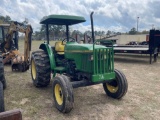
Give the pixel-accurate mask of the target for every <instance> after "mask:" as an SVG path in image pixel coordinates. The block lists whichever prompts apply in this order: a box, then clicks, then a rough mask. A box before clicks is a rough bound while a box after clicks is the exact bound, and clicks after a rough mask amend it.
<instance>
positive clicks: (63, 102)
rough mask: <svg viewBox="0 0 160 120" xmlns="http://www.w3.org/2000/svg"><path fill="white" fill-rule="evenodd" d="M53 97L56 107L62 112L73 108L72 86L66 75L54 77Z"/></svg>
mask: <svg viewBox="0 0 160 120" xmlns="http://www.w3.org/2000/svg"><path fill="white" fill-rule="evenodd" d="M52 91H53V99H54V102H55V106H56V108H57V109H58V110H59V111H60V112H62V113H69V112H70V111H71V110H72V109H73V103H74V97H73V87H72V84H71V82H70V80H69V78H68V77H66V76H64V75H60V76H57V77H55V78H54V80H53V85H52Z"/></svg>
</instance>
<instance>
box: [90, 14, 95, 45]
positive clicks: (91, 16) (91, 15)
mask: <svg viewBox="0 0 160 120" xmlns="http://www.w3.org/2000/svg"><path fill="white" fill-rule="evenodd" d="M93 13H94V12H91V14H90V19H91V29H92V40H93V44H94V41H95V39H94V27H93V26H94V25H93Z"/></svg>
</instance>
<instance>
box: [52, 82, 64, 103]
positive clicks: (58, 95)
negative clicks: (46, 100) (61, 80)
mask: <svg viewBox="0 0 160 120" xmlns="http://www.w3.org/2000/svg"><path fill="white" fill-rule="evenodd" d="M54 94H55V98H56V101H57V103H58V104H59V105H62V103H63V93H62V88H61V86H60V85H59V84H56V85H55V88H54Z"/></svg>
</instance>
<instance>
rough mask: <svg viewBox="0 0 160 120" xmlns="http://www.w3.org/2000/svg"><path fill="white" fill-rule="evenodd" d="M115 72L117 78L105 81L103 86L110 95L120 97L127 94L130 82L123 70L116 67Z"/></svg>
mask: <svg viewBox="0 0 160 120" xmlns="http://www.w3.org/2000/svg"><path fill="white" fill-rule="evenodd" d="M115 74H116V78H115V79H114V80H111V81H109V82H107V83H103V88H104V91H105V92H106V94H107V95H108V96H110V97H112V98H116V99H120V98H122V97H123V96H124V95H125V94H126V92H127V90H128V83H127V79H126V77H125V75H124V74H123V73H122V72H121V71H119V70H116V69H115Z"/></svg>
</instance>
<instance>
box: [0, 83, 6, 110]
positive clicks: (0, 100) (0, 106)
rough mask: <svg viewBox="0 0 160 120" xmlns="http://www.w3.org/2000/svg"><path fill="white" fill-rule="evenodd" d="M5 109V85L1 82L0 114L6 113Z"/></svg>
mask: <svg viewBox="0 0 160 120" xmlns="http://www.w3.org/2000/svg"><path fill="white" fill-rule="evenodd" d="M4 111H5V107H4V92H3V84H2V82H1V81H0V112H4Z"/></svg>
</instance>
